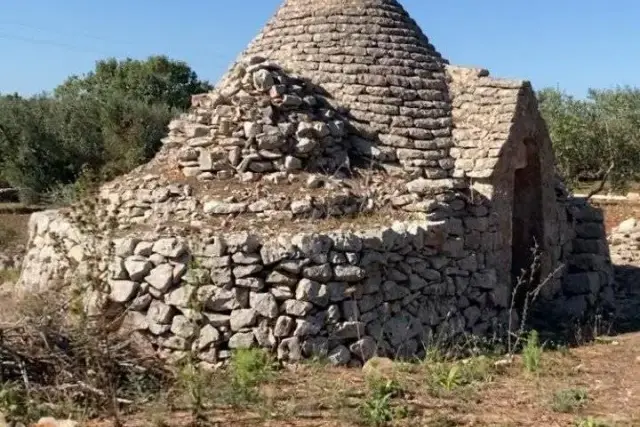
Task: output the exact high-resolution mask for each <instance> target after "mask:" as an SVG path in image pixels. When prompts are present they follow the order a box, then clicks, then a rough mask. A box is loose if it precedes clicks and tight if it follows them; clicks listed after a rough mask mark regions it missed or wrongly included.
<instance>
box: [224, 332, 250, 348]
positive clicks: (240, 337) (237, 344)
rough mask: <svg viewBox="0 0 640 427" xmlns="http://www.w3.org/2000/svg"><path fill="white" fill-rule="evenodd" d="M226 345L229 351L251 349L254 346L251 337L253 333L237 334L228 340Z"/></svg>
mask: <svg viewBox="0 0 640 427" xmlns="http://www.w3.org/2000/svg"><path fill="white" fill-rule="evenodd" d="M228 345H229V348H230V349H239V348H251V347H253V346H254V345H255V337H254V335H253V331H250V332H238V333H236V334H233V335H232V336H231V338H229V344H228Z"/></svg>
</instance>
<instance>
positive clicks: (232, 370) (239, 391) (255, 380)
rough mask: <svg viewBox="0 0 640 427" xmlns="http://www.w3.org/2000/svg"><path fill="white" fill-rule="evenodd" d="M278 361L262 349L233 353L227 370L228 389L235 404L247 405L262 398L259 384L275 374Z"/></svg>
mask: <svg viewBox="0 0 640 427" xmlns="http://www.w3.org/2000/svg"><path fill="white" fill-rule="evenodd" d="M276 366H277V365H276V362H275V361H274V359H273V358H272V356H271V355H270V354H269V353H267V352H266V351H265V350H262V349H241V350H237V351H235V352H234V353H233V355H232V358H231V363H230V365H229V369H228V372H227V375H228V376H229V378H228V384H229V389H228V390H227V391H226V394H227V398H228V401H229V403H231V404H232V405H233V406H239V407H242V406H246V405H248V404H251V403H255V402H257V401H259V400H260V393H259V389H258V388H259V386H260V385H261V384H263V383H265V382H267V381H269V380H271V379H273V377H274V376H275V371H276Z"/></svg>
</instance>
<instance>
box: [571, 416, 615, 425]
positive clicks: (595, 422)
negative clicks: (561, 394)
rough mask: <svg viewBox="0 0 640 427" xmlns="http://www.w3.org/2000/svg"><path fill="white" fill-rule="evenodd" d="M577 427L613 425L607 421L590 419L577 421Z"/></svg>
mask: <svg viewBox="0 0 640 427" xmlns="http://www.w3.org/2000/svg"><path fill="white" fill-rule="evenodd" d="M574 426H575V427H613V424H609V423H608V422H606V421H603V420H599V419H597V418H593V417H588V418H583V419H579V420H576V422H575V423H574Z"/></svg>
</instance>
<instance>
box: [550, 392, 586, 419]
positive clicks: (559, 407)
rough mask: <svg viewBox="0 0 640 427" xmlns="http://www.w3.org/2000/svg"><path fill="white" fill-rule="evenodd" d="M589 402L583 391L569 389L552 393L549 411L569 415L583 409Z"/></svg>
mask: <svg viewBox="0 0 640 427" xmlns="http://www.w3.org/2000/svg"><path fill="white" fill-rule="evenodd" d="M588 401H589V395H588V394H587V391H586V390H585V389H581V388H577V389H576V388H569V389H565V390H559V391H557V392H555V393H554V395H553V400H552V402H551V409H553V410H554V411H555V412H560V413H563V414H569V413H573V412H576V411H578V410H580V409H582V408H584V407H585V406H586V404H587V402H588Z"/></svg>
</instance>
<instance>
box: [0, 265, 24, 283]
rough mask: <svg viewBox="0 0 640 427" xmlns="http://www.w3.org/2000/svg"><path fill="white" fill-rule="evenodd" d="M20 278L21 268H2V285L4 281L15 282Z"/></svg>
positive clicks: (0, 278) (0, 279)
mask: <svg viewBox="0 0 640 427" xmlns="http://www.w3.org/2000/svg"><path fill="white" fill-rule="evenodd" d="M19 278H20V270H18V269H17V268H10V269H8V270H0V285H2V284H3V283H7V282H8V283H15V282H17V281H18V279H19Z"/></svg>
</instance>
